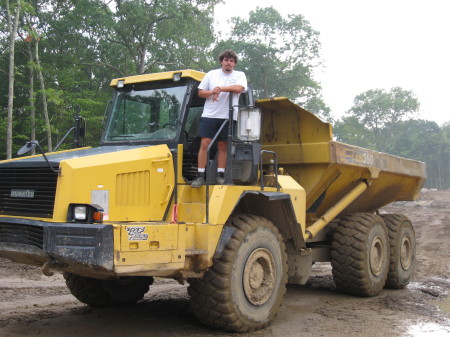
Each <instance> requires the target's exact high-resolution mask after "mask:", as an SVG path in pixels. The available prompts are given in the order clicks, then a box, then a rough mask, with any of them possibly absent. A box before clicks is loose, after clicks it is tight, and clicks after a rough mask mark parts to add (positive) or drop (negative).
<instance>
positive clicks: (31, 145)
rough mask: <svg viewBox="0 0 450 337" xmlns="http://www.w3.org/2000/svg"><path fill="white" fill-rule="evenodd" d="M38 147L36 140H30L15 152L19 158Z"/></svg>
mask: <svg viewBox="0 0 450 337" xmlns="http://www.w3.org/2000/svg"><path fill="white" fill-rule="evenodd" d="M38 145H39V143H38V141H37V140H30V141H28V142H27V143H26V144H25V145H24V146H22V147H21V148H20V150H19V151H17V155H18V156H21V155H23V154H26V153H28V152H31V151H33V150H34V149H35V147H36V146H38Z"/></svg>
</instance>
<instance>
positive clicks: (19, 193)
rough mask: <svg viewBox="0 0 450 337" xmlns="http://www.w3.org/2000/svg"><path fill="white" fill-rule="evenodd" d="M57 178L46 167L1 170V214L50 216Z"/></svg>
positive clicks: (51, 214)
mask: <svg viewBox="0 0 450 337" xmlns="http://www.w3.org/2000/svg"><path fill="white" fill-rule="evenodd" d="M57 178H58V175H57V174H56V173H54V172H52V171H51V170H50V169H49V168H48V167H27V168H24V167H18V168H15V167H14V168H2V169H0V215H2V214H3V215H22V216H33V217H41V218H51V217H52V216H53V206H54V203H55V193H56V181H57Z"/></svg>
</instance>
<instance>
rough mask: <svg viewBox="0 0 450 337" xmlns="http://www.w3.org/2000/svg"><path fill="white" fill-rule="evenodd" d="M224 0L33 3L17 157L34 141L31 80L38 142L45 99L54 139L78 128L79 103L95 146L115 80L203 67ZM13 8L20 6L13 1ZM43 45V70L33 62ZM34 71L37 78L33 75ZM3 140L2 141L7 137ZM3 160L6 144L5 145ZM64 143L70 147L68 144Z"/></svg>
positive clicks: (1, 86) (25, 36)
mask: <svg viewBox="0 0 450 337" xmlns="http://www.w3.org/2000/svg"><path fill="white" fill-rule="evenodd" d="M220 1H221V0H176V1H162V0H145V1H144V0H113V1H106V0H30V1H28V2H25V4H24V5H23V8H22V12H23V13H24V15H23V16H22V17H21V21H20V25H19V26H20V27H19V29H18V36H19V37H18V39H17V40H16V52H15V61H16V62H15V63H16V66H15V69H16V75H15V86H14V89H15V91H14V115H13V117H14V120H13V134H12V137H13V143H14V144H13V151H12V152H13V154H14V153H15V152H16V151H17V149H18V148H20V147H21V146H22V145H23V143H24V142H25V141H26V140H28V139H29V138H30V134H31V120H30V111H31V110H30V98H29V97H30V84H29V82H30V81H29V78H30V76H37V72H38V71H39V70H40V71H42V74H43V76H44V83H45V89H44V90H37V91H36V89H39V85H38V81H37V79H38V78H37V77H36V80H35V87H36V89H35V96H36V98H35V99H34V102H35V106H36V138H37V140H39V141H40V142H41V143H43V144H42V146H43V147H45V142H46V135H45V133H46V126H45V123H44V122H43V119H44V118H43V117H44V116H43V114H42V111H43V110H44V109H43V101H42V99H41V98H40V97H41V95H39V94H45V97H46V98H47V99H46V102H47V104H48V113H49V119H50V124H51V134H52V141H53V143H54V144H57V143H58V141H59V140H60V139H61V138H62V137H63V136H64V134H65V133H66V131H67V130H68V129H69V128H70V127H72V126H73V116H74V115H75V111H76V108H77V106H80V108H81V114H82V115H83V116H84V117H85V118H86V120H87V124H88V129H87V130H88V132H87V139H86V142H87V144H89V145H96V144H97V143H98V140H99V138H100V135H101V132H102V119H103V112H104V109H105V105H106V102H107V101H108V97H110V95H111V91H110V89H109V83H110V81H111V79H112V78H115V77H122V76H125V75H135V74H138V73H142V72H153V71H161V70H165V69H169V68H170V69H177V68H178V69H179V68H181V69H183V68H205V67H206V66H205V65H207V64H209V56H210V50H209V49H210V46H211V45H212V44H213V42H214V38H215V36H214V34H213V27H212V23H213V9H214V5H215V4H217V3H218V2H220ZM10 2H11V3H15V2H14V1H10ZM6 3H7V2H6V0H0V17H1V18H2V20H1V23H0V29H1V30H0V51H1V53H0V117H2V121H3V122H2V123H0V131H1V132H2V135H5V134H6V127H7V125H6V124H5V119H6V117H7V114H6V113H7V111H6V104H5V102H6V98H7V92H8V78H7V75H8V70H7V69H8V58H9V48H8V43H9V41H8V40H7V37H8V36H7V34H6V33H5V32H6V21H5V20H4V19H5V18H6ZM36 43H39V59H40V66H39V67H38V66H37V62H36V59H35V58H34V57H31V58H30V51H32V50H34V46H35V44H36ZM32 70H34V71H33V73H34V74H33V75H31V74H32ZM2 141H4V139H2ZM0 146H1V148H0V156H1V157H3V158H4V156H5V152H4V150H5V149H6V146H5V145H4V144H0ZM64 146H65V145H64Z"/></svg>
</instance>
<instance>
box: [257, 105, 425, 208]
mask: <svg viewBox="0 0 450 337" xmlns="http://www.w3.org/2000/svg"><path fill="white" fill-rule="evenodd" d="M257 106H259V107H260V108H261V110H262V118H263V126H262V145H263V149H265V150H269V151H275V152H276V153H277V156H278V158H277V159H278V164H279V166H280V167H283V168H284V172H285V173H287V174H289V175H291V176H292V177H293V178H294V179H295V180H296V181H297V182H298V183H299V184H300V185H301V186H303V188H305V190H306V196H307V200H306V203H307V205H306V206H307V212H308V213H309V214H310V216H313V217H319V216H321V215H322V214H323V213H325V212H326V211H327V210H328V209H329V208H330V207H331V206H333V205H335V204H336V202H337V201H339V200H340V199H341V198H342V197H343V196H344V195H346V194H347V193H348V192H349V191H350V190H351V189H352V188H354V187H355V186H356V185H357V184H358V183H360V182H361V181H367V182H368V183H369V187H368V189H367V190H366V191H365V192H363V194H362V195H360V196H359V197H358V198H357V199H356V200H355V201H353V202H352V203H351V204H350V205H349V206H348V207H347V208H346V209H344V211H343V212H342V213H354V212H372V211H375V210H377V209H378V208H380V207H382V206H384V205H386V204H389V203H391V202H393V201H399V200H415V199H417V198H418V196H419V192H420V189H421V188H422V185H423V183H424V181H425V178H426V166H425V163H422V162H419V161H415V160H410V159H406V158H401V157H397V156H393V155H389V154H385V153H380V152H376V151H372V150H368V149H364V148H361V147H357V146H353V145H348V144H344V143H340V142H336V141H333V137H332V128H331V125H330V124H329V123H324V122H322V121H321V120H320V119H319V118H317V117H316V116H315V115H314V114H312V113H310V112H308V111H307V110H305V109H303V108H301V107H300V106H298V105H297V104H294V103H293V102H291V101H289V100H288V99H287V98H283V97H281V98H274V99H264V100H258V101H257Z"/></svg>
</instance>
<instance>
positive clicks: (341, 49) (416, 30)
mask: <svg viewBox="0 0 450 337" xmlns="http://www.w3.org/2000/svg"><path fill="white" fill-rule="evenodd" d="M257 6H258V7H269V6H272V7H274V8H275V9H276V10H278V11H279V12H280V13H281V14H282V15H283V16H284V17H287V15H288V14H302V15H303V16H305V18H306V19H307V20H308V21H309V22H310V23H311V25H312V26H313V28H314V29H316V30H317V31H319V32H320V41H321V43H322V49H321V56H322V59H323V63H324V67H323V69H320V70H319V71H317V74H316V79H317V80H319V81H320V82H321V84H322V87H323V91H322V92H323V98H324V100H325V102H326V103H327V104H328V105H329V106H330V108H331V110H332V114H333V116H335V117H339V116H342V115H343V114H344V112H345V111H347V110H349V109H350V107H351V106H352V104H353V99H354V98H355V96H356V95H358V94H360V93H362V92H365V91H367V90H369V89H385V90H389V89H391V88H392V87H395V86H399V87H401V88H403V89H405V90H412V91H413V92H414V93H415V95H416V96H417V98H418V99H419V101H420V103H421V109H420V112H419V118H422V119H427V120H432V121H435V122H437V123H438V124H440V125H442V124H443V123H444V122H450V108H449V106H450V102H449V100H450V19H449V18H448V16H449V15H450V1H448V0H428V1H424V0H339V1H337V0H277V1H274V0H225V4H224V5H218V6H217V7H216V20H217V21H218V24H219V25H220V27H222V30H223V29H224V27H226V20H228V19H229V18H231V17H233V16H241V17H244V18H247V17H248V13H249V12H250V11H251V10H254V9H255V8H256V7H257ZM225 29H226V28H225Z"/></svg>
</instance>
